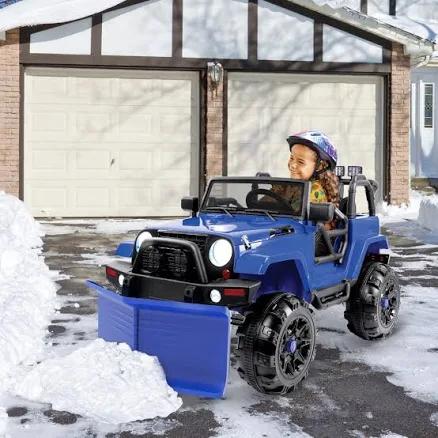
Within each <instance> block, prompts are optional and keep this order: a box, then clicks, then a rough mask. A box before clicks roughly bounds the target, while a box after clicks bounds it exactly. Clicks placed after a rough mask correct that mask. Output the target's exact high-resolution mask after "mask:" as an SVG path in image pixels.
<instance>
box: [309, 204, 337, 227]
mask: <svg viewBox="0 0 438 438" xmlns="http://www.w3.org/2000/svg"><path fill="white" fill-rule="evenodd" d="M334 217H335V206H334V205H333V204H332V203H331V202H311V203H310V208H309V220H310V221H312V222H331V221H332V220H333V218H334Z"/></svg>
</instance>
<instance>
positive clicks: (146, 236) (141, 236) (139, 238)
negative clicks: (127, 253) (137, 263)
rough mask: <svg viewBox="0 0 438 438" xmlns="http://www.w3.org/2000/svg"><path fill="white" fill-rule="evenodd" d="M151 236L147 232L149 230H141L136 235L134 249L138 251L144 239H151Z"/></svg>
mask: <svg viewBox="0 0 438 438" xmlns="http://www.w3.org/2000/svg"><path fill="white" fill-rule="evenodd" d="M151 238H152V234H151V233H149V231H143V232H141V233H140V234H139V235H138V236H137V240H136V241H135V250H136V251H137V252H138V251H139V249H140V247H141V244H142V243H143V242H144V241H145V240H146V239H151Z"/></svg>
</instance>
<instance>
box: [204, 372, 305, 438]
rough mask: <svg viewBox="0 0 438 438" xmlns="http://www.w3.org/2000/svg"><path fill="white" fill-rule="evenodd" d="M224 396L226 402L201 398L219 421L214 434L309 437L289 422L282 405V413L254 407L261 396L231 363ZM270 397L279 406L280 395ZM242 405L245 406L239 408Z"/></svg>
mask: <svg viewBox="0 0 438 438" xmlns="http://www.w3.org/2000/svg"><path fill="white" fill-rule="evenodd" d="M226 399H227V400H226V401H227V403H224V400H222V399H219V400H209V401H206V402H205V406H206V408H208V409H210V410H211V411H213V413H214V417H215V420H216V421H217V422H218V423H219V424H220V425H221V427H220V429H219V430H216V431H215V432H216V435H215V436H216V437H218V438H241V437H252V438H257V437H284V438H286V437H288V438H309V437H310V435H308V434H306V433H305V432H303V431H302V429H301V428H300V427H299V426H297V425H295V424H291V423H290V422H289V420H288V416H287V415H286V414H287V412H288V409H287V407H286V406H285V407H283V409H284V412H285V415H282V413H280V414H278V411H277V413H274V412H269V411H266V410H264V411H263V412H261V411H256V410H255V409H254V408H253V406H254V405H256V404H257V400H260V401H262V400H264V398H263V396H262V395H261V394H258V393H256V392H254V390H253V389H252V388H251V387H250V386H249V385H248V384H247V383H246V382H244V381H243V380H242V379H241V378H240V377H239V375H238V373H237V371H236V370H235V369H234V368H231V367H230V377H229V381H228V386H227V392H226ZM272 401H273V402H278V404H280V407H281V402H282V400H281V397H279V398H274V399H273V400H272ZM242 406H245V407H247V408H246V409H242Z"/></svg>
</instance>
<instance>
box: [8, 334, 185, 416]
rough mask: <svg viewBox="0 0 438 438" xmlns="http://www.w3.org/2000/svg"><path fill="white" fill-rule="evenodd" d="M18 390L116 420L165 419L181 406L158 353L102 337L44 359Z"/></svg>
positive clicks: (70, 409)
mask: <svg viewBox="0 0 438 438" xmlns="http://www.w3.org/2000/svg"><path fill="white" fill-rule="evenodd" d="M16 391H17V394H18V395H20V396H22V397H25V398H28V399H31V400H36V401H40V402H43V403H51V404H52V406H53V409H56V410H58V411H68V412H73V413H76V414H79V415H82V416H87V417H91V418H93V419H95V420H98V421H104V422H107V423H113V424H117V423H126V422H130V421H135V420H141V419H146V418H155V417H167V416H168V415H170V414H171V413H172V412H174V411H176V410H178V409H179V408H180V406H181V404H182V400H181V399H180V398H179V397H178V396H177V393H176V392H175V391H174V390H173V389H172V388H170V387H169V386H168V385H167V382H166V378H165V375H164V372H163V370H162V368H161V366H160V364H159V362H158V359H157V358H156V357H154V356H149V355H147V354H143V353H139V352H137V351H131V349H130V348H129V346H128V345H126V344H115V343H109V342H105V341H103V340H102V339H97V340H95V341H92V342H91V343H90V344H88V345H87V346H86V347H83V348H80V349H78V350H76V351H74V352H73V353H71V354H70V355H68V356H66V357H60V358H56V359H49V360H46V361H44V362H42V363H40V364H39V365H37V366H36V367H34V368H33V369H32V370H31V371H30V372H29V373H28V374H27V375H26V376H25V377H24V378H23V380H22V381H21V382H19V384H18V385H17V387H16Z"/></svg>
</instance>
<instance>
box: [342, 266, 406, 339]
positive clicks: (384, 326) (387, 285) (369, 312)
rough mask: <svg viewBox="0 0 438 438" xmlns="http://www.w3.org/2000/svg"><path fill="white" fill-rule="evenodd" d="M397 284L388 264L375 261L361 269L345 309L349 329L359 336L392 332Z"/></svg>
mask: <svg viewBox="0 0 438 438" xmlns="http://www.w3.org/2000/svg"><path fill="white" fill-rule="evenodd" d="M399 309H400V286H399V282H398V279H397V276H396V275H395V273H394V271H393V270H392V269H391V267H390V266H388V265H386V264H384V263H380V262H374V263H370V264H367V265H366V266H365V267H364V269H363V270H362V273H361V276H360V277H359V281H358V282H357V283H356V285H355V286H354V287H353V288H352V290H351V296H350V298H349V300H348V301H347V303H346V310H345V313H344V316H345V319H346V320H347V321H348V324H347V327H348V329H349V330H350V331H351V332H352V333H354V334H355V335H357V336H359V337H360V338H362V339H367V340H375V339H380V338H384V337H386V336H388V335H390V334H391V332H392V331H393V330H394V327H395V326H396V324H397V322H398V314H399Z"/></svg>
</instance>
